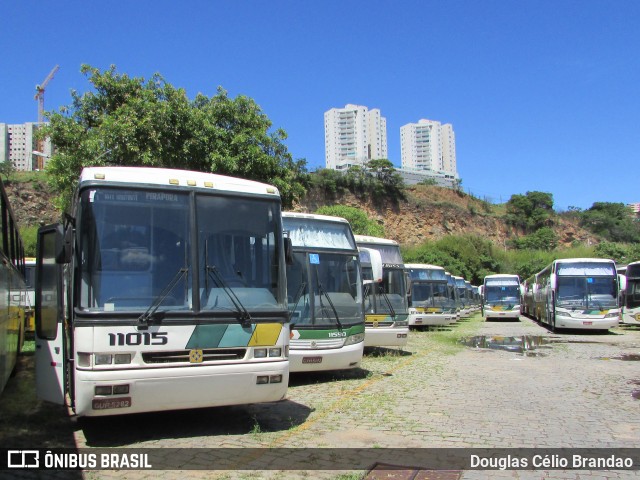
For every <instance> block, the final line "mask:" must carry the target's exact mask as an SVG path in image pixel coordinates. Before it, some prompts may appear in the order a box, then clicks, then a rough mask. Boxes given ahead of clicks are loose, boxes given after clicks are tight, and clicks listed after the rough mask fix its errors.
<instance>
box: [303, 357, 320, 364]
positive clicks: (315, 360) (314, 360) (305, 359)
mask: <svg viewBox="0 0 640 480" xmlns="http://www.w3.org/2000/svg"><path fill="white" fill-rule="evenodd" d="M302 363H322V357H302Z"/></svg>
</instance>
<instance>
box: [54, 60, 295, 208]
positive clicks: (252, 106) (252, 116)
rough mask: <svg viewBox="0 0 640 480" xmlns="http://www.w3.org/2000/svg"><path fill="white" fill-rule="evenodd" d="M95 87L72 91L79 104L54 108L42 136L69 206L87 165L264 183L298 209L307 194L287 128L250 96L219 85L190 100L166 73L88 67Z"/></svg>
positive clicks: (86, 72)
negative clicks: (183, 172)
mask: <svg viewBox="0 0 640 480" xmlns="http://www.w3.org/2000/svg"><path fill="white" fill-rule="evenodd" d="M81 72H82V73H83V74H84V75H85V76H87V77H88V80H89V82H90V83H91V85H92V86H93V91H89V92H86V93H83V94H79V93H78V92H76V91H73V92H72V94H71V95H72V104H71V105H70V106H67V107H63V108H61V110H60V112H59V113H49V115H48V117H49V120H50V122H49V124H48V125H47V126H46V127H45V128H43V129H42V130H41V135H43V136H48V137H50V138H51V141H52V143H53V144H54V145H55V146H56V153H55V154H54V155H53V157H52V158H51V160H50V161H49V163H48V165H47V170H48V172H49V174H50V176H51V179H52V186H53V188H54V189H55V190H56V192H57V193H58V194H59V197H58V206H59V207H61V208H65V207H67V206H68V205H69V201H70V198H71V194H72V192H73V189H74V187H75V183H76V179H77V178H78V175H79V173H80V171H81V169H82V168H83V167H85V166H99V165H128V166H148V167H166V168H179V169H186V170H195V171H201V172H213V173H218V174H223V175H231V176H235V177H241V178H246V179H250V180H256V181H262V182H266V183H270V184H272V185H275V186H276V187H278V189H279V190H280V193H281V195H282V199H283V204H284V205H285V206H287V207H288V206H291V204H292V203H293V201H294V200H295V199H298V198H300V197H301V196H302V195H304V193H305V184H306V178H307V172H306V161H305V160H298V161H294V160H293V159H292V157H291V154H290V153H289V152H288V150H287V147H286V146H285V144H284V143H283V142H284V140H286V138H287V134H286V132H285V131H284V130H282V129H277V130H275V131H271V127H272V123H271V121H270V120H269V119H268V118H267V116H266V115H265V114H264V113H263V112H262V110H261V109H260V107H259V106H258V105H257V104H256V103H255V101H254V100H252V99H251V98H249V97H246V96H242V95H240V96H238V97H236V98H230V97H229V96H228V94H227V92H226V91H225V90H224V89H223V88H221V87H218V90H217V94H216V95H215V96H213V97H211V98H209V97H207V96H206V95H203V94H198V95H197V96H196V97H195V99H193V100H190V99H189V98H188V97H187V95H186V92H185V91H184V90H183V89H181V88H175V87H173V86H172V85H171V84H169V83H167V82H166V81H165V80H164V79H163V78H162V76H161V75H160V74H155V75H153V76H152V77H151V79H150V80H148V81H145V79H144V78H138V77H135V78H132V77H129V76H128V75H126V74H120V73H117V72H116V67H115V66H111V68H110V69H108V70H106V71H104V72H101V71H99V70H98V69H96V68H93V67H91V66H88V65H83V66H82V68H81Z"/></svg>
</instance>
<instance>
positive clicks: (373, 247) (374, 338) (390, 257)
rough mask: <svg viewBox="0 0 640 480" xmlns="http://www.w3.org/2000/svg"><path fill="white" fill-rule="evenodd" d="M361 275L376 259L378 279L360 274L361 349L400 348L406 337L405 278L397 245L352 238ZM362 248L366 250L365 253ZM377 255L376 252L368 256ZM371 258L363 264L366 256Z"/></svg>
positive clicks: (360, 237)
mask: <svg viewBox="0 0 640 480" xmlns="http://www.w3.org/2000/svg"><path fill="white" fill-rule="evenodd" d="M355 239H356V243H357V245H358V249H359V250H361V252H362V251H364V252H367V253H366V254H362V255H361V256H360V260H361V262H363V265H362V267H363V272H365V269H366V272H369V271H370V270H371V269H372V267H373V266H375V264H376V261H375V258H376V257H378V258H379V261H380V262H381V264H382V272H381V273H382V276H381V277H380V278H370V277H369V276H368V275H369V274H367V275H364V276H363V278H364V280H365V282H364V285H365V291H364V307H365V339H364V342H365V343H364V346H365V347H403V346H405V345H406V344H407V341H408V335H409V305H408V299H407V287H408V285H407V284H408V279H407V275H406V272H405V268H404V262H403V260H402V255H401V254H400V246H399V245H398V242H396V241H394V240H389V239H386V238H378V237H370V236H366V235H356V236H355ZM365 249H366V250H365ZM371 251H373V252H377V253H372V252H371ZM367 256H368V257H369V258H370V259H373V260H372V261H371V263H370V264H368V265H367V264H366V263H365V262H366V260H365V259H366V257H367Z"/></svg>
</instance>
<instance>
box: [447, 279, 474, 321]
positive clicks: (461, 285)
mask: <svg viewBox="0 0 640 480" xmlns="http://www.w3.org/2000/svg"><path fill="white" fill-rule="evenodd" d="M452 277H453V280H454V282H455V284H456V292H457V293H458V301H459V302H460V316H461V317H469V316H470V315H471V314H472V313H473V305H471V299H470V295H469V293H468V292H469V289H468V288H467V284H466V283H465V280H464V278H462V277H460V276H458V275H452Z"/></svg>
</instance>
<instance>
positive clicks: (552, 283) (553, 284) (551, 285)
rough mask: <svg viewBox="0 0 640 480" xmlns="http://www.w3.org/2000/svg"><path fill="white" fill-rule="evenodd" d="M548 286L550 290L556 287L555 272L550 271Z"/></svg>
mask: <svg viewBox="0 0 640 480" xmlns="http://www.w3.org/2000/svg"><path fill="white" fill-rule="evenodd" d="M549 288H550V289H551V290H555V289H556V274H555V273H552V274H551V275H549Z"/></svg>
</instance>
